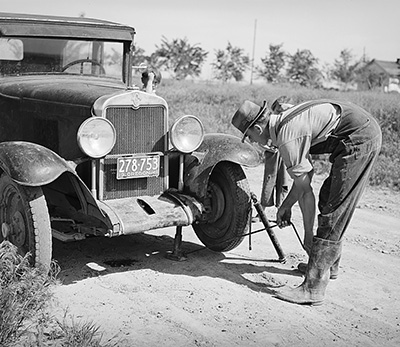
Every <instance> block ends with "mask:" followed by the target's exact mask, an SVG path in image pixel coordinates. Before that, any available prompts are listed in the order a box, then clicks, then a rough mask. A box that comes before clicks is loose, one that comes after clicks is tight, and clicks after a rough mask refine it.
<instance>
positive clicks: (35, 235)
mask: <svg viewBox="0 0 400 347" xmlns="http://www.w3.org/2000/svg"><path fill="white" fill-rule="evenodd" d="M0 199H1V204H0V225H1V234H0V242H2V241H3V240H5V239H7V240H8V241H10V242H11V243H12V244H14V245H15V246H17V248H18V251H19V253H20V254H21V255H25V254H26V253H28V252H30V253H31V263H32V265H36V266H38V265H40V266H43V267H45V268H48V269H49V268H50V263H51V253H52V252H51V251H52V236H51V226H50V218H49V213H48V209H47V204H46V200H45V197H44V195H43V191H42V189H41V188H40V187H26V186H21V185H19V184H17V183H16V182H14V181H13V180H12V179H11V178H10V177H9V176H8V175H6V174H4V173H3V174H2V175H1V176H0Z"/></svg>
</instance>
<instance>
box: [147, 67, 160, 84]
mask: <svg viewBox="0 0 400 347" xmlns="http://www.w3.org/2000/svg"><path fill="white" fill-rule="evenodd" d="M150 73H153V74H154V79H153V81H152V82H153V88H155V87H156V86H157V85H158V84H160V83H161V72H160V71H158V70H157V69H155V68H148V69H147V70H146V71H143V73H142V83H143V84H144V85H145V86H146V85H147V83H148V82H149V74H150Z"/></svg>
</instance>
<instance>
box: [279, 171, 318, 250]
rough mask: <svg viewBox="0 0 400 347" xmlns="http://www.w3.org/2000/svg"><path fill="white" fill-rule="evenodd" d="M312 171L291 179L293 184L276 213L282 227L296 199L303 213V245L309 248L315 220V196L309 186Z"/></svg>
mask: <svg viewBox="0 0 400 347" xmlns="http://www.w3.org/2000/svg"><path fill="white" fill-rule="evenodd" d="M311 178H312V172H309V173H304V174H302V175H300V176H296V177H295V178H294V179H293V185H292V188H291V189H290V192H289V194H288V195H287V197H286V199H285V200H284V201H283V202H282V205H281V207H280V208H279V209H278V212H277V214H276V221H277V224H278V225H279V227H281V228H283V227H286V226H288V225H289V224H290V218H291V215H292V211H291V209H292V207H293V205H294V204H295V203H296V202H297V201H298V202H299V206H300V210H301V213H302V215H303V225H304V234H305V240H304V246H305V248H306V249H308V250H309V249H310V247H311V243H312V236H313V228H314V220H315V196H314V192H313V190H312V187H311Z"/></svg>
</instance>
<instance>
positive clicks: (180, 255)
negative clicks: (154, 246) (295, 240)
mask: <svg viewBox="0 0 400 347" xmlns="http://www.w3.org/2000/svg"><path fill="white" fill-rule="evenodd" d="M251 200H252V202H253V205H254V207H255V209H256V210H257V213H258V215H259V217H260V220H261V222H262V223H263V224H264V229H260V230H257V231H254V232H252V231H251V218H250V223H249V224H250V227H249V229H250V232H249V233H247V234H244V235H241V236H240V237H243V236H249V249H250V250H251V235H252V234H256V233H258V232H260V231H264V230H265V231H266V232H267V233H268V236H269V238H270V239H271V242H272V245H273V246H274V248H275V251H276V253H277V254H278V261H279V262H281V263H284V262H285V261H286V256H285V253H284V252H283V249H282V247H281V245H280V243H279V241H278V239H277V238H276V236H275V233H274V231H273V230H272V228H274V227H275V226H276V225H271V224H270V222H269V220H268V218H267V216H266V215H265V212H264V210H263V208H262V206H261V205H260V203H259V202H258V200H257V196H256V195H255V194H254V193H251ZM228 241H230V240H228ZM181 246H182V226H177V227H176V233H175V238H174V249H173V250H172V251H168V252H167V254H166V258H167V259H170V260H175V261H184V260H187V254H188V253H193V252H197V251H199V250H202V249H206V247H202V248H200V249H198V250H196V251H191V252H187V253H184V252H183V251H182V249H181Z"/></svg>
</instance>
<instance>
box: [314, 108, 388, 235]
mask: <svg viewBox="0 0 400 347" xmlns="http://www.w3.org/2000/svg"><path fill="white" fill-rule="evenodd" d="M325 142H326V143H324V145H323V146H322V147H324V150H322V151H318V153H322V152H323V153H331V154H330V157H329V161H330V162H331V163H332V167H331V171H330V174H329V176H328V177H327V178H326V180H325V181H324V183H323V184H322V187H321V190H320V193H319V201H318V209H319V211H320V214H319V215H318V228H317V237H319V238H322V239H327V240H331V241H340V240H341V239H342V237H343V234H344V232H345V231H346V229H347V227H348V225H349V222H350V220H351V217H352V216H353V213H354V210H355V208H356V206H357V203H358V201H359V200H360V197H361V195H362V193H363V191H364V188H365V187H366V185H367V184H368V179H369V175H370V173H371V169H372V167H373V164H374V162H375V161H376V158H377V157H378V154H379V151H380V148H381V144H382V133H381V129H380V127H379V124H378V123H377V121H376V120H375V119H374V118H373V117H372V116H371V115H370V114H369V113H367V112H366V111H365V110H363V109H361V108H359V107H357V106H354V105H352V106H351V107H346V106H344V107H343V113H342V116H341V121H340V123H339V125H338V127H337V128H336V130H335V131H334V134H333V136H331V137H330V138H329V139H328V140H327V141H325ZM319 149H321V146H319Z"/></svg>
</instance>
